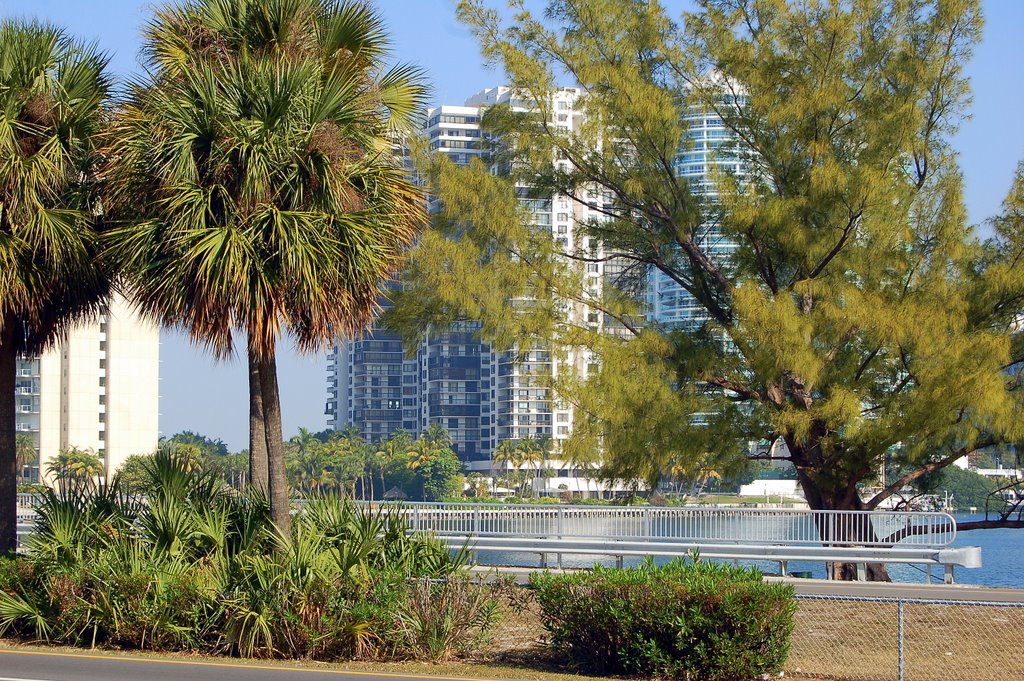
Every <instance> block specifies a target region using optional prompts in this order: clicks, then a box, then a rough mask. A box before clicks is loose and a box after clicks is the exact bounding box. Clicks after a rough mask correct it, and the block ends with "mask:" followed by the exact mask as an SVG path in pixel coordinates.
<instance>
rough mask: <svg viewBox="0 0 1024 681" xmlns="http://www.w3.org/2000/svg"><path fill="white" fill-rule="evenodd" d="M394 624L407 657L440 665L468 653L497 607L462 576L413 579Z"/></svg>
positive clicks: (483, 590) (480, 585)
mask: <svg viewBox="0 0 1024 681" xmlns="http://www.w3.org/2000/svg"><path fill="white" fill-rule="evenodd" d="M408 595H409V597H408V599H407V600H406V602H405V603H404V604H403V605H402V607H401V609H400V611H399V616H398V622H399V625H400V629H401V634H402V645H403V648H404V650H405V652H406V654H407V655H408V656H409V657H413V658H417V659H425V660H430V661H431V662H442V661H445V660H448V659H450V658H452V657H453V656H455V655H458V654H463V653H467V652H470V651H472V650H473V649H474V648H475V647H477V646H478V645H479V644H481V643H483V642H484V641H485V639H486V634H487V631H488V629H490V628H491V626H492V625H493V624H494V623H495V621H496V619H497V615H498V603H497V601H496V600H495V599H494V598H493V597H492V594H491V591H490V589H489V588H488V586H487V585H485V584H483V583H481V582H479V581H472V580H470V579H469V578H468V577H466V576H463V575H452V576H449V577H448V578H446V579H417V580H414V581H413V582H412V583H411V584H410V585H409V594H408Z"/></svg>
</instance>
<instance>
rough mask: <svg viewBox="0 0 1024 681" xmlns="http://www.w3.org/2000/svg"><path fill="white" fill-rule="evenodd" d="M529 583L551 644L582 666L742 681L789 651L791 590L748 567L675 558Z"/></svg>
mask: <svg viewBox="0 0 1024 681" xmlns="http://www.w3.org/2000/svg"><path fill="white" fill-rule="evenodd" d="M531 581H532V584H533V587H534V588H535V589H536V592H537V600H538V602H539V604H540V607H541V617H542V620H543V622H544V627H545V628H546V629H547V630H548V632H549V634H550V636H551V643H552V645H553V647H554V648H555V649H556V651H558V652H559V653H561V654H563V655H564V656H566V658H567V659H568V661H569V663H570V664H572V665H573V666H575V667H577V668H579V669H580V670H581V671H583V672H585V673H601V674H608V673H613V674H630V675H640V676H657V677H663V678H680V679H691V678H694V679H703V680H706V681H742V680H745V679H753V678H758V677H760V676H761V675H762V674H765V673H774V672H777V671H779V670H780V669H781V667H782V664H783V663H784V662H785V660H786V656H787V654H788V653H789V638H790V634H791V633H792V630H793V615H794V611H795V607H796V606H795V601H794V600H793V588H792V586H789V585H782V584H768V583H765V582H763V581H762V579H761V574H760V573H759V572H758V571H757V570H754V569H746V568H740V567H734V566H729V565H719V564H715V563H707V562H692V563H691V562H686V561H683V560H681V559H679V560H675V561H673V562H671V563H668V564H666V565H662V566H657V565H655V564H654V563H653V561H648V562H646V563H644V564H643V565H641V566H640V567H637V568H631V569H607V568H602V567H600V566H597V567H595V568H594V570H593V571H590V572H581V573H574V574H565V575H554V574H550V573H545V574H536V575H534V576H533V577H532V580H531Z"/></svg>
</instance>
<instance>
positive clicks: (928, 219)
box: [389, 0, 1024, 508]
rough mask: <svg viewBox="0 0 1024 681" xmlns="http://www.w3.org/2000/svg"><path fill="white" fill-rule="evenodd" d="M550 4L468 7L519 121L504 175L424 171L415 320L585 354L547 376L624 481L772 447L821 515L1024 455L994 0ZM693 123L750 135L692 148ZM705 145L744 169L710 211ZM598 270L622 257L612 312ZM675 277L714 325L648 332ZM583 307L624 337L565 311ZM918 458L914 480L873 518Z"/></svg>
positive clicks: (413, 327)
mask: <svg viewBox="0 0 1024 681" xmlns="http://www.w3.org/2000/svg"><path fill="white" fill-rule="evenodd" d="M546 5H547V6H546V11H545V12H543V14H541V13H534V12H531V11H528V10H526V9H523V10H522V11H520V12H517V13H516V14H515V15H514V16H512V17H509V16H508V15H506V14H503V13H501V12H499V11H497V10H494V9H490V8H489V7H488V6H487V3H486V2H484V1H483V0H463V1H462V2H460V3H459V9H458V12H459V16H460V18H461V20H462V21H463V22H464V23H465V24H467V25H468V26H469V27H470V29H471V30H473V31H474V33H475V34H476V36H477V38H478V40H479V41H480V44H481V48H482V51H483V54H484V56H485V58H486V59H487V60H489V61H490V62H493V63H494V64H495V65H497V66H499V67H501V68H503V70H504V71H505V72H506V73H508V75H509V78H510V81H511V82H510V85H512V86H513V87H514V88H515V91H516V93H517V95H516V100H517V101H518V102H521V105H520V106H519V108H517V109H512V108H510V107H506V106H495V107H492V108H490V109H489V110H488V111H487V113H486V115H485V120H484V125H485V127H486V128H487V129H488V131H489V132H491V133H493V135H494V137H493V139H494V140H495V148H494V154H495V157H494V158H495V161H496V167H497V168H498V169H500V170H502V171H503V173H498V174H496V175H495V174H492V173H490V172H489V168H487V167H485V166H484V165H483V164H476V165H472V166H470V167H458V166H455V165H454V164H451V163H449V162H448V161H446V160H445V159H444V158H431V157H427V158H424V159H423V160H422V162H421V167H422V168H423V171H424V173H425V174H426V175H428V176H429V177H430V178H431V180H432V182H433V189H434V191H435V192H436V193H437V195H438V197H439V199H440V203H441V204H442V205H443V207H444V208H443V211H442V212H441V213H440V214H439V215H438V216H437V220H436V221H435V224H434V226H433V228H432V229H431V230H430V231H429V232H428V233H427V234H425V235H424V237H423V238H422V239H421V240H420V242H419V244H418V246H417V248H416V250H415V251H414V252H413V253H412V254H411V256H410V259H409V267H408V271H407V275H406V282H405V284H406V285H405V286H404V287H403V291H402V293H401V294H400V295H399V296H398V297H397V299H396V300H395V307H394V310H393V312H392V313H391V314H390V317H389V318H390V319H391V321H392V323H393V324H394V325H395V326H396V327H398V328H402V329H404V330H406V331H408V332H410V334H411V333H415V332H416V331H417V330H418V329H419V328H422V327H421V325H422V324H424V323H430V322H433V323H437V324H444V323H448V322H450V321H452V320H455V319H459V318H462V317H468V318H471V319H478V320H481V321H482V323H483V330H482V335H483V337H484V338H485V339H486V340H488V341H490V342H492V343H494V344H495V346H496V347H499V348H511V347H519V348H522V347H527V346H530V345H531V344H550V346H551V347H555V348H567V349H568V350H566V352H567V353H568V352H574V351H576V350H577V349H581V348H582V349H586V350H588V351H590V352H591V353H592V356H593V357H594V362H595V364H596V365H597V366H596V367H595V369H596V370H594V371H590V370H588V371H587V373H586V376H585V377H580V376H577V375H574V374H573V373H572V372H559V373H558V375H557V376H556V377H555V378H549V379H546V381H545V382H546V384H547V385H549V387H551V388H553V389H554V390H555V391H557V392H558V393H559V394H560V397H561V398H562V399H564V400H565V401H567V402H569V403H571V404H573V405H574V407H575V414H576V421H575V422H574V431H573V434H572V437H571V438H570V439H569V440H568V441H567V443H566V445H565V456H566V457H567V458H573V459H579V460H585V458H586V457H587V456H592V455H593V453H594V452H602V453H603V455H604V458H605V470H604V475H605V476H608V477H614V478H617V479H620V480H643V481H646V482H647V483H648V484H650V485H653V484H654V483H656V482H658V481H659V480H660V479H661V478H662V477H664V476H666V474H667V472H668V471H670V470H671V469H672V468H673V467H674V466H676V465H681V466H683V467H684V468H686V469H688V470H694V469H695V468H696V467H697V466H698V465H701V466H705V467H708V468H711V469H714V470H716V471H718V472H719V473H720V474H722V475H723V476H726V477H733V476H734V475H735V474H737V473H738V472H739V471H740V470H741V469H742V468H743V465H742V459H744V458H745V457H746V456H747V455H748V453H749V452H748V450H747V444H746V443H748V442H751V441H760V440H765V441H768V442H769V443H778V444H779V445H783V444H784V445H785V447H781V446H780V447H778V448H777V451H778V452H779V453H780V456H786V457H789V458H791V459H792V461H793V462H794V463H795V464H796V470H797V471H798V473H799V476H800V483H801V485H802V487H803V489H804V490H805V492H806V493H807V498H808V502H809V503H810V504H811V506H812V507H814V508H836V507H843V506H850V507H854V508H872V507H874V506H875V505H877V504H878V503H881V501H883V500H884V499H885V498H887V497H888V496H890V495H891V494H893V493H895V492H896V491H898V490H899V489H901V488H902V487H903V486H905V485H906V484H907V483H909V482H912V480H913V478H914V477H915V476H919V475H921V474H923V473H924V472H925V471H927V470H928V469H929V468H931V467H934V466H939V467H942V466H946V465H949V464H950V463H951V462H952V461H954V460H956V459H957V458H959V457H960V456H963V455H965V454H967V453H970V452H972V451H975V450H977V449H981V448H984V447H988V446H990V445H992V444H994V443H998V442H1012V441H1016V440H1019V439H1021V437H1022V435H1024V434H1022V431H1021V427H1022V426H1021V420H1020V419H1019V414H1020V413H1021V411H1022V410H1024V403H1022V393H1024V391H1022V390H1021V386H1022V381H1021V374H1020V371H1021V367H1022V366H1024V364H1022V363H1021V358H1022V357H1024V352H1022V347H1024V345H1022V343H1024V338H1022V334H1020V333H1019V327H1018V326H1017V320H1019V318H1020V315H1021V313H1022V312H1024V277H1022V275H1021V268H1020V267H1019V262H1018V260H1019V253H1020V252H1021V248H1022V247H1024V227H1022V225H1024V217H1022V216H1024V210H1022V208H1021V206H1022V205H1024V199H1022V197H1024V167H1022V169H1021V170H1020V171H1019V172H1018V178H1017V181H1016V182H1015V183H1014V187H1013V190H1012V191H1011V194H1010V196H1009V197H1008V199H1007V202H1006V204H1005V207H1004V211H1003V214H1002V215H1000V216H999V217H998V218H997V219H996V220H995V222H994V223H993V227H994V228H995V237H994V238H993V239H991V240H990V241H988V242H986V243H984V244H981V243H978V242H977V241H976V240H975V239H974V238H973V236H972V234H971V230H970V228H969V226H968V225H967V224H966V217H965V210H964V207H963V201H962V196H961V191H962V189H961V184H962V182H961V178H960V175H959V170H958V168H957V164H956V158H955V156H954V155H953V154H951V153H950V152H949V139H950V136H951V135H952V133H953V131H955V129H956V126H957V124H958V122H959V120H960V118H961V117H962V115H963V111H964V106H965V104H966V102H967V101H968V100H969V88H968V83H967V79H966V76H965V73H964V66H965V64H966V63H967V60H968V59H969V57H970V54H971V51H972V49H973V46H974V45H975V44H976V42H977V40H978V39H979V36H980V31H981V25H982V20H981V16H980V10H979V6H978V2H977V0H949V1H948V2H942V3H937V4H929V3H925V4H922V3H916V2H897V3H893V2H883V1H881V0H869V1H866V2H855V3H840V2H832V3H800V2H784V1H780V0H749V1H748V2H734V1H732V0H701V1H700V2H698V3H697V8H696V11H694V12H692V13H688V14H686V15H685V16H684V17H683V20H682V21H675V20H674V19H673V18H672V17H670V16H669V15H668V14H667V13H666V10H665V8H664V6H663V4H661V3H651V2H646V1H644V0H625V1H618V0H579V1H578V2H571V3H568V2H561V1H558V0H552V1H551V2H548V3H546ZM506 19H507V21H508V23H506ZM826 55H827V56H826ZM562 73H570V74H572V75H573V78H574V80H575V81H576V83H575V86H576V87H578V89H579V97H578V98H577V99H576V100H575V102H574V111H577V112H580V113H582V114H583V116H581V117H579V120H578V121H577V122H574V124H573V125H572V126H570V127H569V128H568V129H566V128H565V127H563V126H558V125H552V124H551V123H550V121H552V120H555V118H554V116H555V115H556V114H557V112H556V111H553V110H552V109H553V104H552V99H551V93H552V91H553V89H554V87H555V85H556V83H555V79H556V75H555V74H562ZM530 109H533V110H532V111H530ZM696 113H700V114H701V118H702V119H703V118H704V117H708V118H713V119H716V120H721V121H722V125H723V126H724V128H725V130H726V132H727V135H729V136H730V137H731V138H732V141H729V140H724V139H723V140H722V141H721V143H719V142H718V141H716V140H715V139H714V138H713V137H711V138H707V139H705V138H703V137H702V138H701V139H700V140H696V141H694V140H692V139H691V138H690V136H689V134H688V129H687V128H688V125H689V123H688V121H687V119H688V117H691V116H693V115H694V114H696ZM701 127H704V126H701ZM698 145H699V146H698ZM691 151H692V152H701V153H704V152H707V153H708V162H709V163H710V164H711V165H714V166H716V167H718V166H721V167H720V168H719V169H718V170H714V169H712V170H711V171H710V176H709V180H710V182H711V184H712V185H713V188H714V196H713V197H709V196H708V195H707V194H706V192H705V190H704V187H703V186H700V185H696V184H694V183H693V182H691V181H688V180H687V179H686V178H684V177H680V176H679V175H678V174H677V170H676V168H677V167H678V165H679V162H680V160H681V155H683V154H687V153H689V152H691ZM552 159H564V160H566V161H567V163H552ZM523 185H528V186H531V187H532V190H531V192H532V193H533V194H535V195H537V196H542V197H547V196H565V197H568V198H569V199H570V201H571V202H575V203H578V204H581V205H582V204H588V203H594V202H595V200H596V203H597V204H598V205H599V207H600V209H601V213H602V214H601V216H600V217H599V218H593V219H589V220H581V221H578V222H577V224H576V225H575V227H574V230H575V235H576V236H575V237H574V239H573V241H574V243H577V244H592V245H593V246H594V248H591V249H590V250H587V248H585V247H584V246H580V247H578V248H575V249H569V250H566V249H563V248H561V247H559V246H557V244H556V243H555V242H554V240H552V239H550V238H549V235H548V234H547V233H546V232H544V231H543V230H537V229H534V228H533V227H532V226H531V225H530V219H529V215H527V213H526V211H525V209H524V206H523V205H522V203H521V202H520V201H519V195H517V187H522V186H523ZM723 239H724V240H728V241H729V242H731V243H732V244H734V247H731V248H729V249H727V250H728V254H727V255H726V254H723V252H722V250H721V249H719V248H717V245H718V244H720V243H721V242H722V240H723ZM594 256H596V257H597V258H598V259H599V260H600V261H602V262H605V263H619V264H621V267H619V268H615V272H614V273H612V271H611V270H606V273H605V276H604V278H603V281H604V285H603V287H602V290H601V291H598V292H595V291H594V290H593V289H592V288H591V287H589V285H588V282H589V280H590V278H589V277H588V276H587V272H586V267H585V265H586V264H587V263H589V262H590V261H591V259H592V258H593V257H594ZM652 272H657V273H660V274H661V275H663V276H664V277H667V278H668V279H670V280H672V281H674V282H676V283H677V284H678V285H679V286H680V287H681V288H682V289H684V290H685V291H686V292H687V293H688V294H689V295H690V296H692V298H693V300H694V301H695V305H696V306H697V308H698V309H699V312H698V317H697V318H696V319H695V320H694V321H695V322H696V323H697V324H698V325H699V328H697V329H696V330H694V331H693V332H687V333H683V332H680V331H678V330H673V329H670V328H663V327H661V326H659V325H657V324H650V323H643V322H641V321H640V320H641V319H642V317H643V305H642V302H643V301H642V291H643V287H642V285H643V282H645V281H646V280H647V278H648V276H649V275H650V274H651V273H652ZM525 299H528V300H529V301H530V305H529V306H528V309H526V310H523V311H522V314H519V312H520V310H519V309H518V308H516V312H517V314H509V303H508V301H516V300H525ZM565 301H572V302H573V304H574V305H573V307H574V309H575V307H576V305H577V304H578V305H579V306H580V307H581V308H582V309H583V310H584V311H586V312H595V313H599V314H600V315H602V318H603V319H605V320H607V321H606V324H605V326H606V327H607V326H609V325H610V326H611V327H612V328H614V330H615V333H606V332H605V330H602V329H597V330H594V329H591V328H589V327H585V326H583V325H581V324H579V323H578V319H576V320H574V319H565V318H564V314H563V313H562V312H561V310H562V309H564V307H565V305H564V303H565ZM1008 370H1010V371H1008ZM897 443H901V446H900V447H899V448H896V449H895V451H897V452H898V456H899V457H900V459H901V460H900V462H899V464H900V468H901V469H902V470H905V471H907V475H909V476H911V477H910V478H906V479H904V478H902V477H901V478H900V479H895V480H893V481H892V482H891V484H890V486H889V487H887V488H886V489H884V490H882V491H881V492H880V493H879V494H877V495H876V496H875V497H874V498H872V499H868V500H864V501H861V499H860V498H859V497H858V496H857V488H858V485H859V484H860V483H861V482H862V481H864V480H865V479H866V478H867V477H868V476H870V475H871V471H874V470H878V468H879V465H880V464H881V463H882V461H883V459H884V458H885V457H886V456H890V454H887V453H888V452H891V451H894V447H895V445H897Z"/></svg>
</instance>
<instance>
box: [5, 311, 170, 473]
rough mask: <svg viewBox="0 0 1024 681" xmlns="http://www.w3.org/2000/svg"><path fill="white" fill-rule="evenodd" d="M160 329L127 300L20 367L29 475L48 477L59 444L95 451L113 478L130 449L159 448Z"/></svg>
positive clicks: (20, 424)
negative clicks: (30, 451) (31, 454)
mask: <svg viewBox="0 0 1024 681" xmlns="http://www.w3.org/2000/svg"><path fill="white" fill-rule="evenodd" d="M159 373H160V334H159V329H158V327H157V326H156V325H155V324H152V323H149V322H145V321H142V320H141V319H140V318H139V317H138V315H136V314H135V312H134V311H133V310H132V309H131V307H130V306H129V304H128V303H127V302H126V301H125V300H124V299H122V298H114V299H113V300H111V302H110V304H109V306H107V307H104V308H103V309H102V310H101V312H100V314H99V316H98V318H97V319H96V320H94V321H92V322H90V323H85V324H80V325H78V326H76V327H74V328H73V329H71V330H70V331H69V332H68V334H67V336H66V337H65V338H64V339H62V340H61V341H60V342H58V343H57V344H56V345H54V346H53V347H52V348H51V349H50V350H48V351H47V352H45V353H44V354H42V355H40V356H35V357H23V358H21V359H19V361H18V366H17V381H16V384H15V393H16V402H15V407H16V414H17V419H16V428H17V432H18V434H19V435H26V436H28V437H30V438H31V439H32V442H33V443H34V444H35V446H36V449H37V452H38V458H37V460H36V462H35V463H34V464H33V465H31V466H29V467H28V468H29V470H28V471H27V473H28V477H29V479H32V480H40V479H42V480H46V479H47V476H46V471H47V465H48V464H49V463H50V461H52V460H53V458H54V457H56V456H57V454H58V453H59V452H60V450H62V449H69V448H72V447H76V448H78V449H90V450H92V451H93V452H95V453H96V454H97V455H99V456H100V458H101V459H102V460H103V462H104V468H105V470H106V472H107V475H108V476H109V475H110V474H112V473H113V472H114V471H115V470H116V469H117V467H118V466H119V465H120V464H121V463H122V462H123V461H124V460H125V459H126V458H127V457H129V456H131V455H132V454H149V453H152V452H153V451H154V450H155V449H156V445H157V439H158V434H159V423H158V421H159V390H160V388H159V385H160V384H159Z"/></svg>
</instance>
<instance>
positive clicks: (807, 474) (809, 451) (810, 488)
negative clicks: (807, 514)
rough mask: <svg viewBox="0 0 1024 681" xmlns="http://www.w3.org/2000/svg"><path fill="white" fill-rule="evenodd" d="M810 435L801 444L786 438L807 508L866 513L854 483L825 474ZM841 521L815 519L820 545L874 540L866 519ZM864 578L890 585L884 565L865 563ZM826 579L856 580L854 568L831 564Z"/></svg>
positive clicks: (816, 443) (817, 442)
mask: <svg viewBox="0 0 1024 681" xmlns="http://www.w3.org/2000/svg"><path fill="white" fill-rule="evenodd" d="M814 432H815V428H814V427H812V429H811V434H810V435H809V436H808V438H807V440H806V441H804V442H802V443H798V442H796V441H795V440H792V439H791V438H786V444H787V446H788V447H789V452H790V455H791V456H792V459H793V464H794V466H795V467H796V471H797V479H798V481H799V482H800V487H801V488H802V489H803V492H804V497H805V498H806V500H807V505H808V506H810V508H811V509H812V510H814V511H866V510H868V509H867V508H866V507H865V505H864V502H863V501H862V500H861V498H860V494H859V493H858V492H857V482H859V481H858V480H854V479H850V477H849V476H837V475H834V471H833V470H830V469H829V470H826V468H827V467H826V465H825V463H824V460H823V457H821V455H820V440H818V439H816V438H815V435H814ZM840 517H843V516H840ZM845 518H846V519H845V520H839V521H836V520H832V519H829V518H827V517H822V516H820V515H816V516H815V523H816V525H817V526H818V536H820V537H821V541H822V544H824V545H825V546H858V545H861V544H863V543H864V542H865V541H877V540H878V537H877V536H876V534H875V531H874V528H873V527H872V525H871V520H870V517H868V516H866V515H865V516H860V515H851V516H845ZM865 577H866V578H867V580H868V581H869V582H890V581H892V580H891V578H890V577H889V571H888V569H887V568H886V566H885V564H884V563H867V564H866V571H865ZM830 578H831V579H839V580H846V581H853V580H856V579H857V566H856V564H853V563H833V564H832V574H831V575H830Z"/></svg>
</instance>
